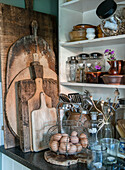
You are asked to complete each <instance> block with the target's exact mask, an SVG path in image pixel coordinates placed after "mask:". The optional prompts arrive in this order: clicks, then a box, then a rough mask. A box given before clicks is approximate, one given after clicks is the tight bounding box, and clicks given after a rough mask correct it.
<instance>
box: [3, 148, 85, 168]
mask: <svg viewBox="0 0 125 170" xmlns="http://www.w3.org/2000/svg"><path fill="white" fill-rule="evenodd" d="M0 152H2V153H3V154H5V155H7V156H8V157H10V158H12V159H14V160H15V161H17V162H19V163H21V164H22V165H24V166H26V167H27V168H29V169H32V170H83V169H84V170H86V169H87V168H86V164H83V163H78V164H76V165H71V166H70V167H65V166H57V165H52V164H50V163H47V162H46V161H45V160H44V152H45V150H44V151H41V152H37V153H32V152H29V153H23V152H22V151H21V150H20V148H19V147H15V148H11V149H5V148H4V146H0Z"/></svg>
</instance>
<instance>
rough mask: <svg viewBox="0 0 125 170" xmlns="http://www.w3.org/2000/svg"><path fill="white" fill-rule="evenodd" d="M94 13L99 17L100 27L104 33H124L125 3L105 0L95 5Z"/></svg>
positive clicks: (109, 34) (108, 34) (110, 34)
mask: <svg viewBox="0 0 125 170" xmlns="http://www.w3.org/2000/svg"><path fill="white" fill-rule="evenodd" d="M96 14H97V16H98V17H99V18H100V19H101V29H102V31H103V32H104V34H105V35H107V36H112V35H118V34H124V33H125V4H120V5H118V4H116V2H115V1H114V0H105V1H103V2H102V3H101V4H100V5H99V6H98V7H97V10H96Z"/></svg>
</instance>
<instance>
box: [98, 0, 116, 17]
mask: <svg viewBox="0 0 125 170" xmlns="http://www.w3.org/2000/svg"><path fill="white" fill-rule="evenodd" d="M116 9H117V4H116V3H115V1H114V0H105V1H103V2H102V3H101V4H100V5H99V6H98V7H97V9H96V15H97V16H98V17H99V18H100V19H106V18H108V17H110V16H111V15H112V14H114V12H115V11H116Z"/></svg>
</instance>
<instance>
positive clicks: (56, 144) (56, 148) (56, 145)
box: [50, 141, 59, 152]
mask: <svg viewBox="0 0 125 170" xmlns="http://www.w3.org/2000/svg"><path fill="white" fill-rule="evenodd" d="M50 147H51V149H52V150H53V151H54V152H57V151H58V148H59V143H58V142H57V141H52V143H51V144H50Z"/></svg>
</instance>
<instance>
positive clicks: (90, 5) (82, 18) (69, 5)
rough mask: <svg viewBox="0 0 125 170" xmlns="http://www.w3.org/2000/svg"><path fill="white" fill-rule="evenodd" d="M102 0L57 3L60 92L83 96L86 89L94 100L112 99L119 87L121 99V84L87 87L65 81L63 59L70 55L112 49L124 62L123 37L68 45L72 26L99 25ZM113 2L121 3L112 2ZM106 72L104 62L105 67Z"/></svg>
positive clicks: (124, 92) (123, 92)
mask: <svg viewBox="0 0 125 170" xmlns="http://www.w3.org/2000/svg"><path fill="white" fill-rule="evenodd" d="M102 1H103V0H72V1H69V2H66V0H59V81H60V92H62V93H66V94H68V93H71V92H79V93H83V91H84V90H85V89H87V90H89V91H90V92H91V94H92V95H93V96H94V97H95V99H96V98H99V97H102V98H103V99H106V98H107V97H109V96H110V97H113V92H114V89H115V88H119V90H120V93H121V97H124V96H125V85H106V84H90V83H70V82H67V80H66V60H67V58H68V57H70V56H72V55H78V54H80V53H83V52H85V53H92V52H100V53H104V50H105V49H107V48H109V49H112V50H115V56H116V58H117V59H122V60H125V50H124V49H125V34H124V35H118V36H110V37H104V38H97V39H94V40H83V41H75V42H70V41H69V40H70V39H69V32H71V30H72V28H73V26H74V25H77V24H92V25H96V26H97V25H99V24H100V21H101V20H100V19H99V18H98V17H97V16H96V8H97V6H98V5H99V4H100V3H101V2H102ZM116 2H117V3H122V4H123V3H124V4H125V1H122V0H116ZM106 68H107V69H108V68H109V66H108V63H107V64H106Z"/></svg>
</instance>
